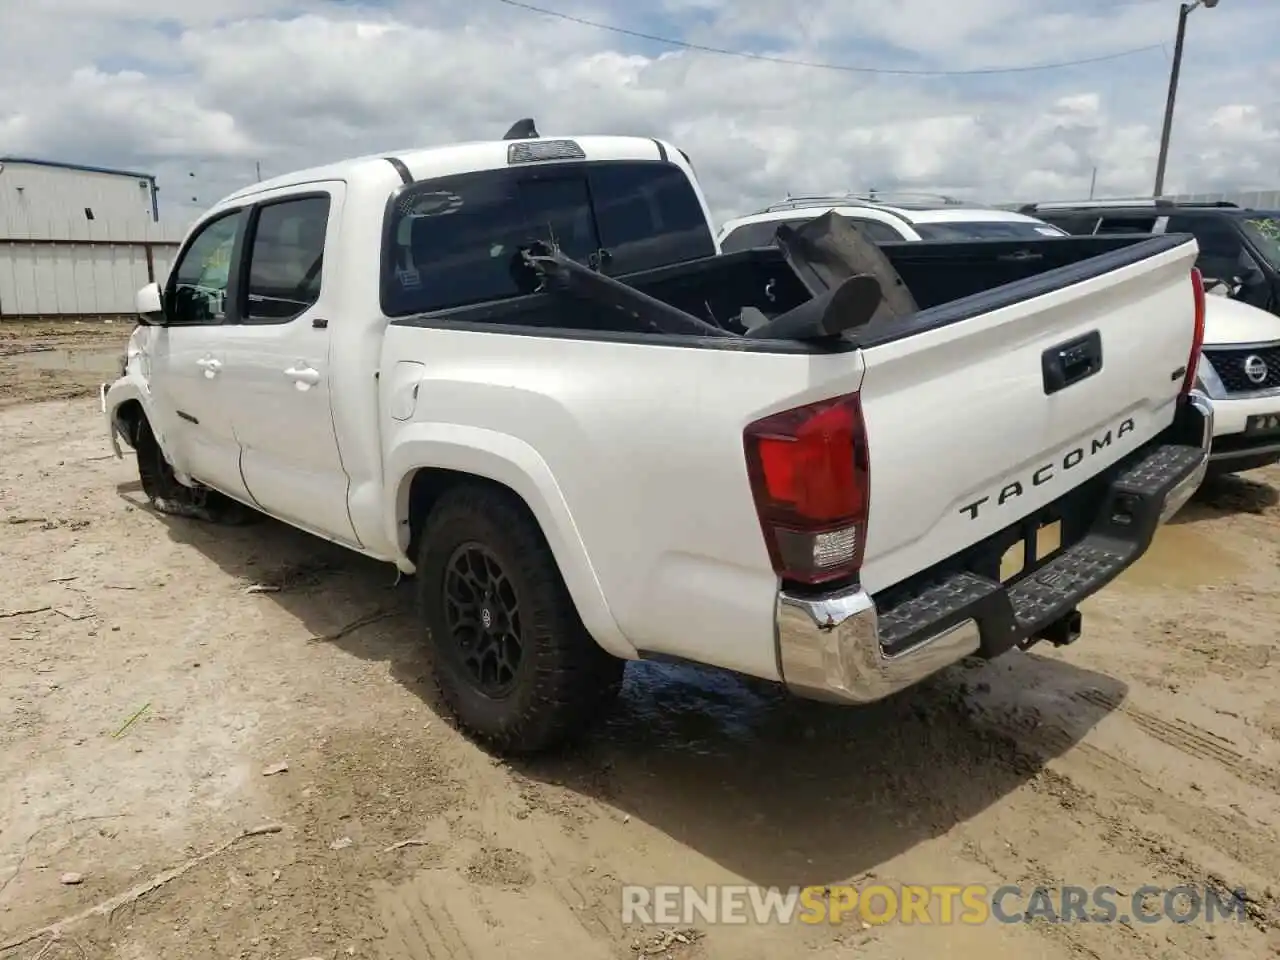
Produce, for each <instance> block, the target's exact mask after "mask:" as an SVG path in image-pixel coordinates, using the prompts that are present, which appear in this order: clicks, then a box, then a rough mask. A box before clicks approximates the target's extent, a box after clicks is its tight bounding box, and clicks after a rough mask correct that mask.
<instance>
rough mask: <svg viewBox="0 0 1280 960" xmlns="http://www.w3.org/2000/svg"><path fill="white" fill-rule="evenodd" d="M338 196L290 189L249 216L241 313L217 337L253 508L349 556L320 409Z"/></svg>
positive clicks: (337, 463) (337, 470) (349, 534)
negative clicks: (221, 340)
mask: <svg viewBox="0 0 1280 960" xmlns="http://www.w3.org/2000/svg"><path fill="white" fill-rule="evenodd" d="M343 196H344V184H342V183H339V182H331V183H322V184H308V185H307V187H306V192H304V193H300V192H298V191H297V190H296V189H294V190H293V192H291V193H281V194H279V195H276V196H272V197H268V198H267V199H264V200H262V201H261V202H260V203H258V204H257V205H256V206H255V207H254V209H253V212H252V214H251V217H250V222H249V224H248V227H247V231H246V241H245V250H246V256H247V258H248V264H247V268H246V270H245V283H246V289H245V295H244V298H243V303H244V310H243V315H242V316H241V317H240V322H239V323H238V324H237V325H236V326H235V327H233V328H229V329H228V331H227V333H228V336H227V344H226V353H227V357H226V372H227V386H228V388H229V389H230V390H232V391H233V392H234V399H233V413H232V418H233V422H234V426H235V432H236V437H237V438H238V439H239V441H240V445H241V447H242V453H241V461H240V468H241V471H242V472H243V474H244V481H245V484H246V485H247V487H248V489H249V493H250V495H251V496H252V497H253V500H254V501H255V502H256V503H257V504H258V505H259V506H260V507H261V508H262V509H263V510H265V511H266V512H267V513H270V514H272V515H273V516H276V517H279V518H280V519H282V520H285V521H288V522H289V523H292V524H295V525H297V526H299V527H302V528H303V529H306V530H311V531H313V532H315V533H318V534H321V535H323V536H326V537H329V538H331V539H334V540H338V541H340V542H343V543H346V544H348V545H352V546H357V547H358V546H361V544H360V540H359V537H358V536H357V535H356V532H355V529H354V528H353V526H352V524H351V517H350V515H349V514H348V512H347V494H348V490H349V487H350V480H349V478H348V476H347V472H346V470H345V468H344V467H343V463H342V455H341V453H340V452H339V449H338V440H337V434H336V431H335V430H334V425H333V411H332V409H331V407H330V376H329V373H330V360H331V358H330V354H329V349H330V343H329V339H330V338H329V323H330V322H331V321H332V320H335V319H336V318H334V316H333V310H334V305H335V303H336V296H335V286H336V284H335V282H334V281H335V280H336V279H337V278H336V275H335V276H332V277H331V276H326V274H332V273H333V271H326V270H325V262H324V260H325V249H326V246H329V247H331V246H332V245H333V243H334V242H335V238H336V235H337V231H338V229H339V224H340V223H341V213H342V201H343ZM371 388H372V387H371Z"/></svg>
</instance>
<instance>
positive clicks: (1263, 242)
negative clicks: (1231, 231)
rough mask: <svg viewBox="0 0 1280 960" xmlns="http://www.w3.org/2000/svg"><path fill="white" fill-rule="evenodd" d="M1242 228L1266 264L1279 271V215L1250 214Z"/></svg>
mask: <svg viewBox="0 0 1280 960" xmlns="http://www.w3.org/2000/svg"><path fill="white" fill-rule="evenodd" d="M1243 227H1244V232H1245V233H1246V234H1248V236H1249V239H1250V240H1252V241H1253V243H1254V245H1255V246H1256V247H1257V248H1258V251H1259V252H1260V253H1261V254H1262V255H1263V256H1264V257H1265V258H1266V260H1267V262H1268V263H1270V264H1271V266H1272V267H1273V268H1274V269H1276V270H1280V213H1257V214H1253V213H1251V214H1249V216H1247V217H1245V218H1244V221H1243Z"/></svg>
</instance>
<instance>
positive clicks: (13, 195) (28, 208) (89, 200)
mask: <svg viewBox="0 0 1280 960" xmlns="http://www.w3.org/2000/svg"><path fill="white" fill-rule="evenodd" d="M153 190H154V187H153V182H152V179H151V177H150V176H149V175H146V174H137V173H124V172H118V173H112V172H109V171H105V170H84V169H77V168H71V167H67V166H60V165H58V164H57V163H40V162H38V161H24V160H15V159H12V158H9V159H5V160H3V161H2V162H0V218H5V219H14V220H30V221H32V222H33V223H36V224H40V223H44V222H55V223H61V222H63V221H69V220H84V221H90V222H93V223H96V224H99V225H101V226H103V227H105V229H106V230H107V232H108V235H110V237H111V239H113V240H119V239H124V240H132V239H133V237H131V236H120V235H119V234H120V233H121V231H123V230H126V229H127V228H128V226H129V225H130V224H132V223H134V222H136V221H140V220H150V221H154V220H155V219H156V217H155V216H154V215H153V202H154V199H155V198H154V196H153ZM90 214H92V216H90Z"/></svg>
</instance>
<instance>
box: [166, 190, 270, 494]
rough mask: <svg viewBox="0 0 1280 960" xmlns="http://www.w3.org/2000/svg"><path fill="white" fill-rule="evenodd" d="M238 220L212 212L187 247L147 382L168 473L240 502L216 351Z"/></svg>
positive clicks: (229, 300)
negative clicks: (168, 461) (187, 477)
mask: <svg viewBox="0 0 1280 960" xmlns="http://www.w3.org/2000/svg"><path fill="white" fill-rule="evenodd" d="M245 220H246V216H245V211H244V210H232V211H230V212H228V213H222V214H219V215H217V216H215V217H214V218H213V219H211V220H209V221H208V222H207V223H205V224H203V225H202V226H201V227H199V228H198V229H197V231H196V232H195V233H193V234H192V236H191V238H190V240H189V241H188V242H187V245H186V248H185V249H184V250H183V251H182V253H181V255H180V257H179V259H178V262H177V264H176V265H175V266H174V269H173V271H172V273H171V274H170V279H169V283H168V286H167V289H166V291H165V325H164V326H163V327H160V328H159V329H158V330H157V333H156V337H155V340H154V346H153V349H152V351H151V356H150V374H149V376H148V383H149V385H150V388H151V391H152V394H153V395H154V396H155V397H156V398H157V399H158V401H159V402H158V403H156V404H154V406H153V409H154V410H155V411H156V414H157V416H158V417H160V419H161V422H160V423H158V424H156V426H157V427H158V428H159V431H160V433H161V435H162V436H163V437H164V444H165V448H166V450H167V451H168V453H169V456H170V457H171V458H172V459H173V465H174V467H176V468H177V469H178V470H179V471H181V472H183V473H187V474H189V475H190V476H192V477H194V478H195V479H197V480H199V481H201V482H202V483H204V484H206V485H208V486H211V487H214V488H216V489H218V490H221V491H222V492H224V493H227V494H230V495H231V496H234V497H236V498H237V499H240V500H248V499H249V495H248V491H247V490H245V487H244V483H243V481H242V480H241V477H240V444H239V443H238V442H237V440H236V437H235V433H234V431H233V429H232V423H231V408H230V405H229V403H228V398H227V388H226V382H225V378H224V371H225V366H226V357H225V354H224V351H223V347H224V336H225V333H226V331H227V329H228V327H227V320H228V317H229V316H230V315H231V314H233V313H234V311H233V310H230V309H229V307H230V305H231V304H233V303H234V297H235V290H234V286H235V285H234V282H233V280H234V277H235V271H234V270H233V269H232V265H233V263H235V262H236V259H237V256H238V251H239V249H240V246H241V242H242V241H241V237H242V234H243V228H244V223H245Z"/></svg>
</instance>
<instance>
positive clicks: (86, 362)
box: [5, 348, 120, 374]
mask: <svg viewBox="0 0 1280 960" xmlns="http://www.w3.org/2000/svg"><path fill="white" fill-rule="evenodd" d="M5 359H6V360H10V361H12V362H14V363H17V364H18V365H19V366H20V367H25V368H26V369H28V370H70V371H74V372H76V373H104V374H111V373H119V371H120V351H119V350H69V349H65V348H54V349H52V350H32V351H28V352H27V353H18V354H12V355H10V356H8V357H6V358H5Z"/></svg>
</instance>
